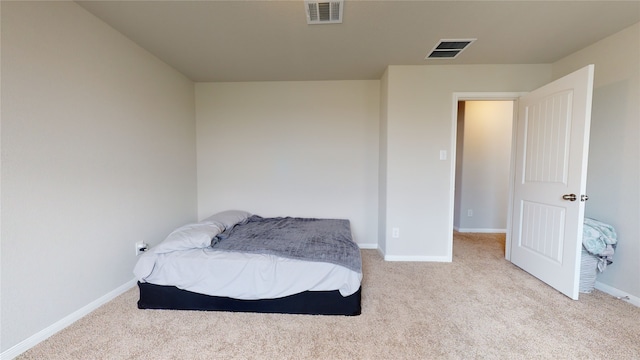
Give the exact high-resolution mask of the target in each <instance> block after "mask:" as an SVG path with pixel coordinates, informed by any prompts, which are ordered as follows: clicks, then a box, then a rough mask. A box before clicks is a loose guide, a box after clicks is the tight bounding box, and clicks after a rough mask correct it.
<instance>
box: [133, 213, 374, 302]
mask: <svg viewBox="0 0 640 360" xmlns="http://www.w3.org/2000/svg"><path fill="white" fill-rule="evenodd" d="M274 219H275V220H277V221H275V223H277V224H279V226H280V227H282V228H283V230H284V231H285V233H286V234H287V236H290V235H291V231H296V230H295V228H296V225H295V224H293V225H289V223H290V221H291V220H292V219H294V218H271V219H265V218H261V217H259V216H255V215H254V216H251V214H249V213H247V212H243V211H234V210H232V211H227V212H222V213H218V214H216V215H214V216H212V217H210V218H207V219H205V220H203V221H201V222H199V223H194V224H187V225H185V226H182V227H180V228H178V229H176V230H175V231H173V232H172V233H171V234H169V236H168V237H167V238H166V239H165V240H164V241H163V242H161V243H160V244H158V245H157V246H155V247H152V248H151V249H150V250H149V251H147V252H145V253H143V254H142V255H141V256H140V257H139V259H138V262H137V263H136V266H135V268H134V274H135V276H136V278H137V280H138V286H139V288H140V301H139V302H138V307H139V308H145V309H187V310H191V309H194V310H225V311H257V312H281V313H300V314H342V315H358V314H360V297H361V287H360V286H361V281H362V271H361V259H360V250H359V249H358V247H357V245H356V244H355V243H353V241H352V240H351V230H350V227H349V226H348V221H346V220H328V221H325V220H323V219H301V218H300V219H299V218H295V219H299V220H300V221H302V222H301V223H299V224H298V225H301V226H300V227H299V229H298V230H297V231H300V229H306V231H301V232H300V233H299V234H300V236H299V237H295V236H294V237H291V238H287V240H285V246H284V247H285V248H287V251H285V253H284V254H282V253H281V252H280V250H278V251H277V252H276V253H273V252H272V251H271V250H272V249H268V248H269V247H270V245H269V244H270V243H271V242H279V243H280V245H279V247H282V245H283V244H282V239H280V238H278V237H277V235H276V236H275V237H274V234H277V233H278V231H279V230H275V232H270V231H267V232H264V233H263V232H259V233H258V234H255V233H254V234H251V235H250V237H251V238H252V239H251V240H249V241H248V242H254V241H255V237H256V236H258V237H262V236H263V235H265V238H267V241H265V242H264V243H265V244H266V245H262V244H260V245H258V246H259V247H260V246H266V247H267V250H269V251H268V252H267V253H263V252H262V251H263V250H262V249H258V250H259V251H258V252H255V251H254V252H248V253H247V252H237V251H229V249H225V250H223V249H217V248H216V246H219V245H220V244H223V243H222V241H239V242H241V241H245V240H244V239H242V238H241V237H239V236H238V237H234V235H233V234H232V233H233V231H234V229H235V230H237V231H236V232H237V233H243V230H238V229H243V228H242V226H243V225H245V224H249V223H253V222H260V224H253V225H259V226H263V225H264V223H268V222H270V221H271V220H274ZM294 222H297V220H295V221H294ZM316 222H318V224H316ZM345 222H346V226H344V224H345ZM285 223H287V224H288V225H287V226H282V224H285ZM337 223H342V226H334V225H332V224H337ZM325 224H328V227H327V226H325ZM253 225H247V226H246V227H245V228H244V229H249V228H251V226H253ZM302 225H303V226H302ZM316 225H317V226H316ZM276 227H278V226H276ZM316 228H318V229H321V230H320V231H319V232H314V231H316V230H317V229H316ZM325 228H326V230H325ZM309 229H311V231H310V232H309ZM267 233H268V235H270V236H271V237H269V236H267ZM221 239H222V240H221ZM288 241H293V243H291V246H288V245H287V244H289V243H288ZM334 241H335V244H336V245H335V247H334V246H332V245H331V244H332V243H334ZM234 245H235V244H234ZM252 246H254V245H252ZM307 247H309V248H311V249H315V252H316V253H315V254H314V257H312V258H311V259H307V258H305V259H301V258H300V257H299V252H300V251H299V250H300V249H303V248H307ZM291 248H295V250H296V251H295V254H294V255H295V256H288V255H290V254H292V251H291ZM318 248H319V249H320V251H319V252H318ZM336 249H338V250H336ZM346 249H349V250H346ZM311 252H313V251H311ZM336 253H337V255H336ZM318 256H320V257H325V256H326V257H328V258H330V261H318ZM336 257H337V258H336ZM344 259H347V260H348V261H346V262H345V261H344ZM354 263H355V264H356V266H353V264H354Z"/></svg>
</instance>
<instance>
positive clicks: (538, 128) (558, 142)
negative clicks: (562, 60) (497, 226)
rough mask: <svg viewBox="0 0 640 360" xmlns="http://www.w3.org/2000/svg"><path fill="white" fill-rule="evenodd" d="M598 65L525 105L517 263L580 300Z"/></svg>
mask: <svg viewBox="0 0 640 360" xmlns="http://www.w3.org/2000/svg"><path fill="white" fill-rule="evenodd" d="M593 69H594V66H593V65H589V66H587V67H585V68H582V69H580V70H578V71H576V72H574V73H571V74H569V75H567V76H565V77H563V78H561V79H558V80H556V81H554V82H552V83H550V84H547V85H545V86H543V87H542V88H540V89H538V90H535V91H533V92H531V93H529V94H527V95H525V96H522V97H521V98H520V99H519V104H518V118H517V122H516V127H517V129H516V131H517V133H516V141H515V146H516V149H515V172H514V173H515V181H514V187H513V204H512V211H513V214H512V217H511V219H512V226H511V234H510V239H511V240H510V241H511V244H510V245H511V246H510V248H511V261H512V262H513V263H514V264H515V265H517V266H518V267H520V268H522V269H523V270H525V271H527V272H529V273H530V274H532V275H533V276H535V277H537V278H538V279H540V280H542V281H544V282H545V283H547V284H549V285H550V286H552V287H553V288H555V289H557V290H558V291H560V292H562V293H563V294H565V295H567V296H569V297H570V298H572V299H574V300H577V299H578V285H579V281H580V257H581V245H582V226H583V221H584V206H585V201H586V200H587V198H586V194H585V189H586V180H587V156H588V149H589V125H590V122H591V95H592V89H593Z"/></svg>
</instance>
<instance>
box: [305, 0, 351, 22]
mask: <svg viewBox="0 0 640 360" xmlns="http://www.w3.org/2000/svg"><path fill="white" fill-rule="evenodd" d="M343 5H344V1H343V0H334V1H310V0H305V1H304V7H305V10H306V12H307V24H340V23H342V8H343V7H344V6H343Z"/></svg>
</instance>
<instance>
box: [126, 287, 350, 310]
mask: <svg viewBox="0 0 640 360" xmlns="http://www.w3.org/2000/svg"><path fill="white" fill-rule="evenodd" d="M138 287H139V288H140V300H139V301H138V308H139V309H170V310H209V311H235V312H258V313H281V314H310V315H347V316H355V315H360V313H361V305H360V302H361V290H362V289H361V288H360V289H358V291H357V292H355V293H353V294H351V295H349V296H347V297H343V296H342V295H340V292H339V291H338V290H334V291H305V292H302V293H299V294H294V295H290V296H286V297H282V298H277V299H261V300H239V299H233V298H228V297H218V296H209V295H203V294H198V293H194V292H191V291H187V290H182V289H178V288H177V287H175V286H163V285H155V284H150V283H141V282H138Z"/></svg>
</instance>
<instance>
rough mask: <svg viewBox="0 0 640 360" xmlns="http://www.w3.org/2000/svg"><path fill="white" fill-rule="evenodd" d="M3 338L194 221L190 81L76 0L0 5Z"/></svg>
mask: <svg viewBox="0 0 640 360" xmlns="http://www.w3.org/2000/svg"><path fill="white" fill-rule="evenodd" d="M1 85H2V142H1V144H2V179H1V181H2V198H1V205H2V219H1V220H2V230H1V236H2V239H1V246H2V255H1V258H2V288H1V294H2V299H1V306H2V310H1V315H2V324H1V328H2V345H1V350H2V351H3V352H4V351H5V350H7V349H8V348H11V347H12V346H14V345H16V344H17V343H20V342H22V341H24V340H25V339H27V338H29V337H31V336H33V335H34V334H36V333H38V332H40V331H41V330H43V329H45V328H47V327H48V326H50V325H52V324H53V323H56V322H58V321H60V320H61V319H62V318H64V317H66V316H68V315H69V314H71V313H73V312H76V311H78V310H79V309H80V308H82V307H84V306H86V305H87V304H89V303H91V302H92V301H94V300H96V299H98V298H100V297H102V296H103V295H105V294H107V293H109V292H110V291H112V290H114V289H116V288H118V287H121V286H122V285H124V284H126V283H128V282H130V281H131V280H132V279H133V275H132V273H131V270H132V268H133V265H134V262H135V260H136V258H135V255H134V243H135V242H136V241H140V240H144V241H147V242H150V243H157V242H158V241H159V240H162V238H164V236H166V234H167V233H168V231H169V230H170V229H172V228H174V227H176V226H178V225H180V224H182V223H184V222H187V221H193V220H195V218H196V169H195V165H196V153H195V111H194V87H193V83H192V82H191V81H189V80H188V79H186V78H185V77H184V76H182V75H181V74H179V73H177V72H176V71H175V70H173V69H171V68H170V67H169V66H167V65H166V64H164V63H162V62H160V61H159V60H158V59H156V58H155V57H153V56H152V55H150V54H149V53H148V52H146V51H144V50H142V49H141V48H139V47H138V46H136V45H135V44H134V43H133V42H131V41H130V40H128V39H126V38H124V37H123V36H122V35H121V34H120V33H118V32H116V31H115V30H113V29H112V28H110V27H109V26H107V25H106V24H104V23H103V22H101V21H100V20H98V19H97V18H95V17H94V16H93V15H90V14H89V13H87V12H86V11H85V10H84V9H82V8H81V7H79V6H78V5H77V4H75V3H73V2H38V3H35V2H4V1H3V2H2V84H1Z"/></svg>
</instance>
